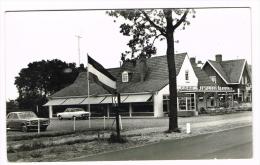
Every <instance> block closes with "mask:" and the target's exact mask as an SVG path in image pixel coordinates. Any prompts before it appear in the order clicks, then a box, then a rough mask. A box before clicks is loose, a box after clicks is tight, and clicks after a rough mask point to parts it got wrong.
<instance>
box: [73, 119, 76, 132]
mask: <svg viewBox="0 0 260 165" xmlns="http://www.w3.org/2000/svg"><path fill="white" fill-rule="evenodd" d="M73 130H74V131H75V130H76V117H75V116H74V117H73Z"/></svg>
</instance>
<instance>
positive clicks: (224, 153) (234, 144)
mask: <svg viewBox="0 0 260 165" xmlns="http://www.w3.org/2000/svg"><path fill="white" fill-rule="evenodd" d="M251 157H252V127H251V126H247V127H242V128H237V129H232V130H228V131H223V132H218V133H211V134H207V135H200V136H195V137H190V138H184V139H179V140H167V141H162V142H160V143H156V144H151V145H146V146H143V147H137V148H132V149H126V150H122V151H117V152H110V153H105V154H99V155H94V156H89V157H82V158H79V159H74V160H73V161H115V160H183V159H214V158H217V159H247V158H251Z"/></svg>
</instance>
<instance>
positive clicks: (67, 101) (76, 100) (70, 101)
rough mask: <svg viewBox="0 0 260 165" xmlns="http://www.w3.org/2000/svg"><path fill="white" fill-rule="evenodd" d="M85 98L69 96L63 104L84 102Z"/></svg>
mask: <svg viewBox="0 0 260 165" xmlns="http://www.w3.org/2000/svg"><path fill="white" fill-rule="evenodd" d="M84 99H85V98H69V99H67V100H66V101H64V102H63V103H62V104H61V105H76V104H80V103H82V101H83V100H84Z"/></svg>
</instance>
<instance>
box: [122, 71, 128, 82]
mask: <svg viewBox="0 0 260 165" xmlns="http://www.w3.org/2000/svg"><path fill="white" fill-rule="evenodd" d="M128 81H129V76H128V72H127V71H124V72H123V73H122V82H128Z"/></svg>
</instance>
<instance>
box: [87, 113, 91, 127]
mask: <svg viewBox="0 0 260 165" xmlns="http://www.w3.org/2000/svg"><path fill="white" fill-rule="evenodd" d="M88 128H91V122H90V114H89V116H88Z"/></svg>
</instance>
